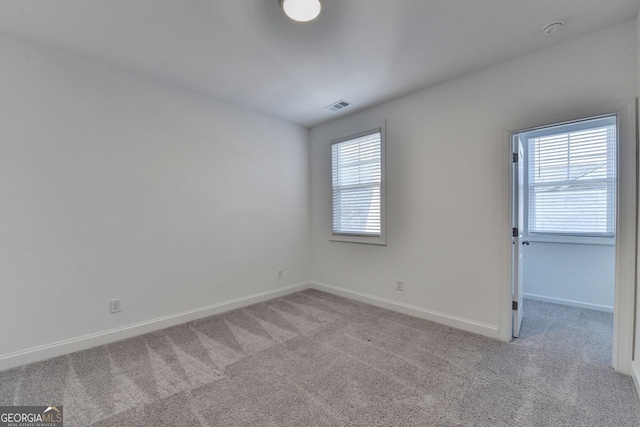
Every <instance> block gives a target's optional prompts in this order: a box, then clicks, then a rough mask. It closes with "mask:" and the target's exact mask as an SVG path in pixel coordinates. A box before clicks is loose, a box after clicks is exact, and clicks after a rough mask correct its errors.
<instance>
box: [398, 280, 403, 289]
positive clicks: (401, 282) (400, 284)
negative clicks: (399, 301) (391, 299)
mask: <svg viewBox="0 0 640 427" xmlns="http://www.w3.org/2000/svg"><path fill="white" fill-rule="evenodd" d="M396 290H397V291H404V282H403V281H402V280H396Z"/></svg>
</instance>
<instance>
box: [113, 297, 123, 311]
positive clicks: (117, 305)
mask: <svg viewBox="0 0 640 427" xmlns="http://www.w3.org/2000/svg"><path fill="white" fill-rule="evenodd" d="M121 310H122V307H121V306H120V300H119V299H112V300H111V313H120V311H121Z"/></svg>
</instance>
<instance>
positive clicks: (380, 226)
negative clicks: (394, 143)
mask: <svg viewBox="0 0 640 427" xmlns="http://www.w3.org/2000/svg"><path fill="white" fill-rule="evenodd" d="M331 175H332V190H333V191H332V193H333V194H332V198H333V221H332V230H333V232H332V237H331V240H336V241H346V242H354V243H372V244H385V238H384V237H385V236H384V129H383V128H379V129H375V130H372V131H369V132H366V133H363V134H359V135H356V136H353V137H350V138H348V139H342V140H338V141H335V142H333V143H332V144H331Z"/></svg>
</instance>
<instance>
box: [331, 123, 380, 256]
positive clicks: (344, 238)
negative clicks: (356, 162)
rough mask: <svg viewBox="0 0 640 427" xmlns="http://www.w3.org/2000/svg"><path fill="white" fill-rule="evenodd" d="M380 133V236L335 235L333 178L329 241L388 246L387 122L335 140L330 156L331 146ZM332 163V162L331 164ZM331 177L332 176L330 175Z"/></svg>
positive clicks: (332, 142)
mask: <svg viewBox="0 0 640 427" xmlns="http://www.w3.org/2000/svg"><path fill="white" fill-rule="evenodd" d="M378 131H379V132H380V162H381V163H380V169H381V171H380V172H381V179H380V236H379V237H378V236H363V235H351V234H335V233H334V232H333V225H332V224H333V183H332V182H331V177H330V178H329V179H330V182H329V186H330V188H331V204H330V206H329V209H330V211H331V212H330V215H329V218H331V222H330V224H329V228H330V231H329V241H331V242H344V243H360V244H365V245H380V246H386V245H387V226H386V206H387V203H386V181H387V179H386V172H385V165H386V140H387V137H386V122H384V121H383V122H382V123H381V124H380V125H379V126H375V127H371V128H367V130H364V131H362V132H357V133H353V134H350V135H348V136H345V137H341V138H338V139H334V140H332V141H331V143H330V144H329V148H330V149H329V156H331V146H333V144H338V143H340V142H344V141H348V140H350V139H354V138H358V137H360V136H364V135H368V134H371V133H374V132H378ZM330 163H331V162H330ZM329 175H330V176H331V174H329Z"/></svg>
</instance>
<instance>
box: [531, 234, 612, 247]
mask: <svg viewBox="0 0 640 427" xmlns="http://www.w3.org/2000/svg"><path fill="white" fill-rule="evenodd" d="M523 240H526V241H529V242H531V243H564V244H569V245H603V246H615V244H616V239H615V237H577V236H524V237H523Z"/></svg>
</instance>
